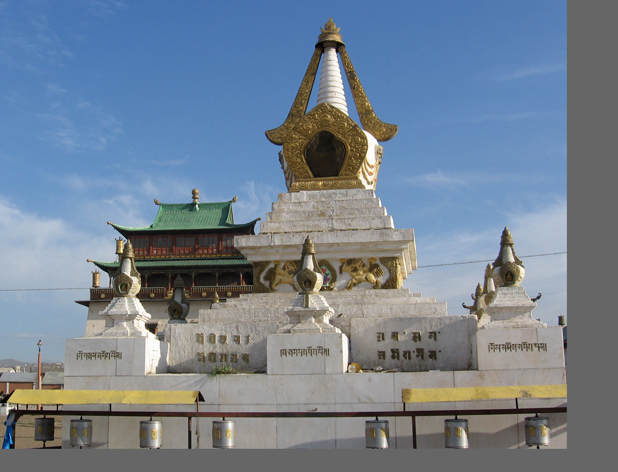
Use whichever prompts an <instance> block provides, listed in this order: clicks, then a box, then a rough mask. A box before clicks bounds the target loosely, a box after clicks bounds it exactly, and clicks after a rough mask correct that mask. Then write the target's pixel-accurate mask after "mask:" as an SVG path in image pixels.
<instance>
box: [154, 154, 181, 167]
mask: <svg viewBox="0 0 618 472" xmlns="http://www.w3.org/2000/svg"><path fill="white" fill-rule="evenodd" d="M190 161H191V159H190V158H189V157H188V156H187V157H183V158H180V159H167V160H165V161H150V163H151V164H154V165H156V166H161V167H180V166H182V165H185V164H188V163H189V162H190Z"/></svg>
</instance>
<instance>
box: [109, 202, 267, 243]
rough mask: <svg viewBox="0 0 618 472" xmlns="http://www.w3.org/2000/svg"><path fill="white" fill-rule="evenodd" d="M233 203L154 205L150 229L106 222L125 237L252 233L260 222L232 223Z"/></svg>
mask: <svg viewBox="0 0 618 472" xmlns="http://www.w3.org/2000/svg"><path fill="white" fill-rule="evenodd" d="M232 203H233V200H230V201H227V202H207V203H195V202H194V203H158V205H159V211H158V212H157V216H156V217H155V220H154V222H153V223H152V224H151V225H150V226H122V225H117V224H114V223H111V222H108V224H110V225H111V226H113V227H114V228H115V229H116V230H117V231H118V232H119V233H120V234H122V235H123V236H125V237H129V236H132V235H136V234H144V233H172V232H186V231H191V232H197V231H209V232H212V231H223V232H234V231H238V232H242V233H246V234H255V232H254V228H255V224H256V223H257V222H258V220H260V218H256V219H255V220H253V221H250V222H248V223H243V224H235V223H234V214H233V212H232Z"/></svg>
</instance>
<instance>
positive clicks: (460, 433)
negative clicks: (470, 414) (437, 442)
mask: <svg viewBox="0 0 618 472" xmlns="http://www.w3.org/2000/svg"><path fill="white" fill-rule="evenodd" d="M444 447H448V448H451V449H468V447H469V445H468V420H460V419H454V420H444Z"/></svg>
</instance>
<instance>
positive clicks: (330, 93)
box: [318, 45, 348, 115]
mask: <svg viewBox="0 0 618 472" xmlns="http://www.w3.org/2000/svg"><path fill="white" fill-rule="evenodd" d="M322 60H323V62H322V71H321V73H320V88H319V89H318V105H320V104H321V103H328V104H330V105H332V106H334V107H337V108H339V109H340V110H341V111H342V112H344V113H345V114H346V115H347V114H348V105H347V103H346V101H345V92H344V91H343V80H342V79H341V69H340V68H339V59H338V57H337V51H336V49H335V47H334V46H331V45H326V46H324V56H323V58H322Z"/></svg>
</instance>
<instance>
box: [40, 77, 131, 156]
mask: <svg viewBox="0 0 618 472" xmlns="http://www.w3.org/2000/svg"><path fill="white" fill-rule="evenodd" d="M46 88H47V91H48V92H50V93H52V94H53V95H54V97H53V99H51V100H50V102H49V103H48V105H47V106H48V111H47V112H45V113H37V114H36V115H35V116H36V117H37V118H38V119H39V120H41V121H43V123H44V125H43V126H44V129H43V131H42V132H41V134H40V135H39V138H40V139H42V140H44V141H47V142H49V143H51V144H52V145H54V146H58V147H61V148H63V149H64V150H65V151H67V152H75V151H79V150H85V149H92V150H95V151H102V150H104V149H105V148H106V146H107V144H108V143H113V142H115V141H116V139H117V138H118V137H119V136H120V135H122V134H123V129H122V125H121V123H120V122H119V121H118V120H117V119H116V118H114V117H113V116H112V115H110V114H109V113H107V112H105V111H104V110H103V108H102V107H100V106H96V105H93V104H92V103H90V102H88V101H86V100H84V99H82V98H80V97H73V96H71V94H68V93H67V92H66V90H64V89H62V88H61V87H60V86H59V85H56V84H46ZM61 92H62V94H63V95H62V96H61V95H60V93H61Z"/></svg>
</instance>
